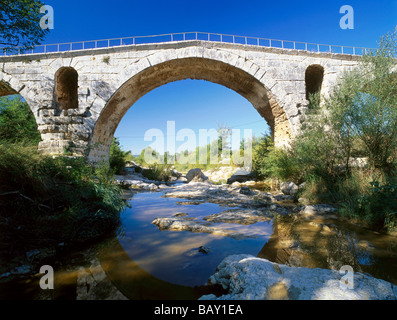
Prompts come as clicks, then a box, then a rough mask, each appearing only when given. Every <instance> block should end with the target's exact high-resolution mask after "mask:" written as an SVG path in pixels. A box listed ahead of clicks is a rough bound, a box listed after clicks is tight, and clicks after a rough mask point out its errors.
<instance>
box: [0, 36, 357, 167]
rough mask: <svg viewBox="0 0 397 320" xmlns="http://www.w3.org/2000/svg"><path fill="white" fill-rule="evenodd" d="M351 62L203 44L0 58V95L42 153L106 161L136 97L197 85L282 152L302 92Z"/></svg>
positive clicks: (328, 85) (323, 86)
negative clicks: (253, 119)
mask: <svg viewBox="0 0 397 320" xmlns="http://www.w3.org/2000/svg"><path fill="white" fill-rule="evenodd" d="M359 60H360V56H356V55H350V54H341V53H331V52H329V53H327V52H325V53H324V52H309V51H306V50H296V49H284V48H274V47H264V46H256V45H249V44H237V43H224V42H212V41H204V40H185V41H173V42H163V43H155V44H134V45H122V46H117V47H107V48H94V49H84V50H74V51H65V52H52V53H33V54H22V55H15V56H3V57H0V67H1V69H0V96H4V95H10V94H17V93H18V94H20V95H21V96H22V97H23V98H24V99H25V100H26V101H27V103H28V104H29V106H30V108H31V110H32V112H33V114H34V116H35V118H36V121H37V125H38V129H39V131H40V133H41V138H42V141H41V142H40V144H39V149H40V150H41V151H43V152H44V153H46V154H63V153H64V152H65V151H68V152H71V153H73V154H76V155H83V154H86V155H88V157H89V159H90V160H92V161H98V160H99V159H102V158H103V157H105V158H107V156H108V153H109V146H110V143H111V141H112V138H113V135H114V133H115V131H116V128H117V126H118V124H119V122H120V121H121V119H122V118H123V116H124V115H125V113H126V112H127V111H128V109H129V108H130V107H131V106H133V104H134V103H135V102H136V101H137V100H138V99H139V98H141V97H142V96H144V95H145V94H146V93H148V92H149V91H151V90H153V89H155V88H157V87H159V86H162V85H164V84H167V83H169V82H172V81H178V80H183V79H189V78H190V79H203V80H207V81H210V82H214V83H217V84H220V85H223V86H225V87H228V88H230V89H232V90H234V91H235V92H237V93H239V94H240V95H242V96H243V97H245V98H246V99H247V100H248V101H250V102H251V104H252V105H253V107H254V108H255V109H256V110H257V111H258V112H259V114H260V115H261V116H262V117H263V118H264V119H265V120H266V122H267V123H268V124H269V126H270V127H271V129H272V133H273V136H274V140H275V143H276V145H277V146H284V145H288V143H289V142H290V141H291V139H293V138H294V137H295V136H296V135H297V134H299V132H300V125H301V117H302V116H303V115H304V111H305V108H307V105H308V100H307V97H308V95H309V93H315V92H320V93H321V94H322V95H323V96H327V95H328V94H329V93H330V91H331V90H332V87H333V86H334V85H335V83H336V80H337V79H338V78H340V77H341V76H342V75H343V72H345V71H348V70H350V69H351V68H354V67H355V66H356V65H357V64H358V62H359ZM153 112H155V110H153ZM241 112H244V110H241ZM208 116H209V117H210V116H211V115H208ZM219 120H221V119H219ZM147 121H148V122H149V121H150V119H147Z"/></svg>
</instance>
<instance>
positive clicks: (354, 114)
mask: <svg viewBox="0 0 397 320" xmlns="http://www.w3.org/2000/svg"><path fill="white" fill-rule="evenodd" d="M396 45H397V31H395V32H393V33H390V34H387V35H386V36H384V37H382V38H381V41H380V43H379V46H380V47H379V49H377V50H376V51H375V52H370V53H368V54H367V55H365V56H364V57H363V59H362V61H361V64H360V65H359V67H358V68H356V69H354V70H353V71H351V72H349V73H348V74H346V75H345V77H344V78H343V79H342V81H341V82H340V83H339V85H338V86H336V88H335V90H334V92H333V94H332V96H331V98H330V99H329V100H328V101H327V103H326V108H327V110H328V112H329V114H330V116H329V117H330V124H331V125H332V130H333V131H334V132H336V133H338V135H339V136H340V141H342V142H343V147H344V149H345V151H346V153H347V156H350V153H351V152H350V151H351V150H350V149H351V146H352V141H353V139H354V138H358V139H360V140H361V142H362V145H363V146H364V148H365V153H366V155H367V156H368V160H369V163H370V165H371V166H372V167H374V168H381V169H383V170H388V169H389V168H390V167H391V166H392V163H393V161H394V160H395V159H393V155H394V154H395V150H396V148H397V74H396V71H395V68H396V67H397V61H396V59H395V57H397V50H396Z"/></svg>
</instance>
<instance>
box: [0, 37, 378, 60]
mask: <svg viewBox="0 0 397 320" xmlns="http://www.w3.org/2000/svg"><path fill="white" fill-rule="evenodd" d="M192 40H199V41H206V42H216V43H227V44H239V45H249V46H257V47H266V48H275V49H288V50H299V51H305V52H314V53H334V54H342V55H345V54H346V55H354V56H362V55H364V54H366V53H368V52H370V51H371V50H374V49H371V48H364V47H353V46H341V45H331V44H318V43H309V42H300V41H289V40H277V39H268V38H258V37H249V36H237V35H228V34H219V33H206V32H183V33H169V34H161V35H151V36H135V37H127V38H114V39H102V40H90V41H79V42H69V43H58V44H44V45H38V46H36V47H35V48H33V49H26V48H23V47H16V48H12V49H10V50H5V49H3V50H1V48H0V56H10V55H32V54H46V53H56V52H69V51H81V50H92V49H104V48H113V47H124V46H136V45H142V44H160V43H170V42H171V43H172V42H181V41H192Z"/></svg>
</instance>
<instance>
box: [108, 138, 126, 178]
mask: <svg viewBox="0 0 397 320" xmlns="http://www.w3.org/2000/svg"><path fill="white" fill-rule="evenodd" d="M130 155H131V151H123V150H121V146H120V142H119V140H118V139H117V138H113V140H112V144H111V145H110V152H109V166H110V169H111V170H113V171H114V173H116V174H123V173H124V168H125V165H126V162H127V157H128V156H130Z"/></svg>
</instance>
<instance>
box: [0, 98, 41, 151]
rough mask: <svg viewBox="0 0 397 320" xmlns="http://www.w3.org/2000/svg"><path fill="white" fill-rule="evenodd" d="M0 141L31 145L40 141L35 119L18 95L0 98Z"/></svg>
mask: <svg viewBox="0 0 397 320" xmlns="http://www.w3.org/2000/svg"><path fill="white" fill-rule="evenodd" d="M0 140H1V141H6V142H10V143H15V142H22V143H28V144H33V145H37V144H38V143H39V141H40V140H41V138H40V133H39V132H38V131H37V125H36V119H35V118H34V115H33V113H32V111H31V110H30V108H29V106H28V104H27V103H26V102H25V101H24V100H23V99H22V97H21V96H19V95H15V96H8V97H1V98H0Z"/></svg>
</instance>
